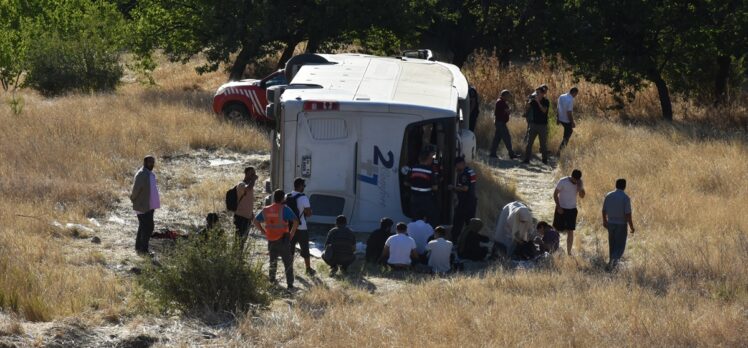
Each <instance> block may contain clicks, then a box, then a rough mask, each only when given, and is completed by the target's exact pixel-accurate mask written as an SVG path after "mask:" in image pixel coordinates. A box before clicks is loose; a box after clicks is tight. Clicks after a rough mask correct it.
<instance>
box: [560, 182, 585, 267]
mask: <svg viewBox="0 0 748 348" xmlns="http://www.w3.org/2000/svg"><path fill="white" fill-rule="evenodd" d="M577 195H579V198H584V195H585V192H584V185H583V184H582V172H581V171H580V170H579V169H574V170H573V171H572V172H571V176H567V177H564V178H561V180H559V181H558V184H556V190H555V191H554V192H553V200H554V201H555V202H556V211H555V212H554V214H553V227H554V228H555V229H556V230H557V231H558V232H560V233H566V253H567V254H569V255H571V248H572V246H573V245H574V230H575V229H576V228H577Z"/></svg>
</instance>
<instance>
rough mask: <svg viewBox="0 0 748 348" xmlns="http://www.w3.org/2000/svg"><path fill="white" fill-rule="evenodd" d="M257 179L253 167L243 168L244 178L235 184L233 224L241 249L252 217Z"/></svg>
mask: <svg viewBox="0 0 748 348" xmlns="http://www.w3.org/2000/svg"><path fill="white" fill-rule="evenodd" d="M256 181H257V173H256V171H255V168H254V167H247V168H244V179H243V180H242V181H240V182H239V183H238V184H236V201H237V204H236V211H235V212H234V226H236V238H237V240H239V241H240V242H239V246H240V247H241V250H244V244H245V243H246V241H247V235H248V234H249V226H250V224H251V223H252V218H253V217H254V205H255V193H254V187H255V182H256Z"/></svg>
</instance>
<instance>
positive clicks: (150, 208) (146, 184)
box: [130, 156, 161, 254]
mask: <svg viewBox="0 0 748 348" xmlns="http://www.w3.org/2000/svg"><path fill="white" fill-rule="evenodd" d="M155 166H156V158H154V157H153V156H146V157H145V158H143V167H141V168H140V169H139V170H138V172H137V173H135V179H134V181H133V185H132V193H131V194H130V201H131V202H132V209H133V210H134V211H135V213H136V214H137V215H138V236H137V237H136V239H135V251H137V252H138V254H148V252H149V250H148V243H149V241H150V239H151V235H152V234H153V230H154V223H153V213H154V211H155V210H156V209H158V208H161V200H160V198H159V194H158V185H157V183H156V175H155V174H153V167H155Z"/></svg>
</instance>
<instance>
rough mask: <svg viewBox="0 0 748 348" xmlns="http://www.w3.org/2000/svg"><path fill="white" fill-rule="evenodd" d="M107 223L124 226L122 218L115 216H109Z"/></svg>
mask: <svg viewBox="0 0 748 348" xmlns="http://www.w3.org/2000/svg"><path fill="white" fill-rule="evenodd" d="M107 221H109V222H113V223H115V224H120V225H124V224H125V219H123V218H121V217H119V216H115V215H112V216H110V217H109V219H107Z"/></svg>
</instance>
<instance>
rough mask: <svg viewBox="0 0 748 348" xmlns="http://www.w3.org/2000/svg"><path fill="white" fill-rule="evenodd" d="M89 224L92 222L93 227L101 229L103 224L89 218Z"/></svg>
mask: <svg viewBox="0 0 748 348" xmlns="http://www.w3.org/2000/svg"><path fill="white" fill-rule="evenodd" d="M88 222H90V223H91V225H93V226H95V227H101V224H100V223H99V221H98V220H96V219H94V218H89V219H88Z"/></svg>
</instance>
